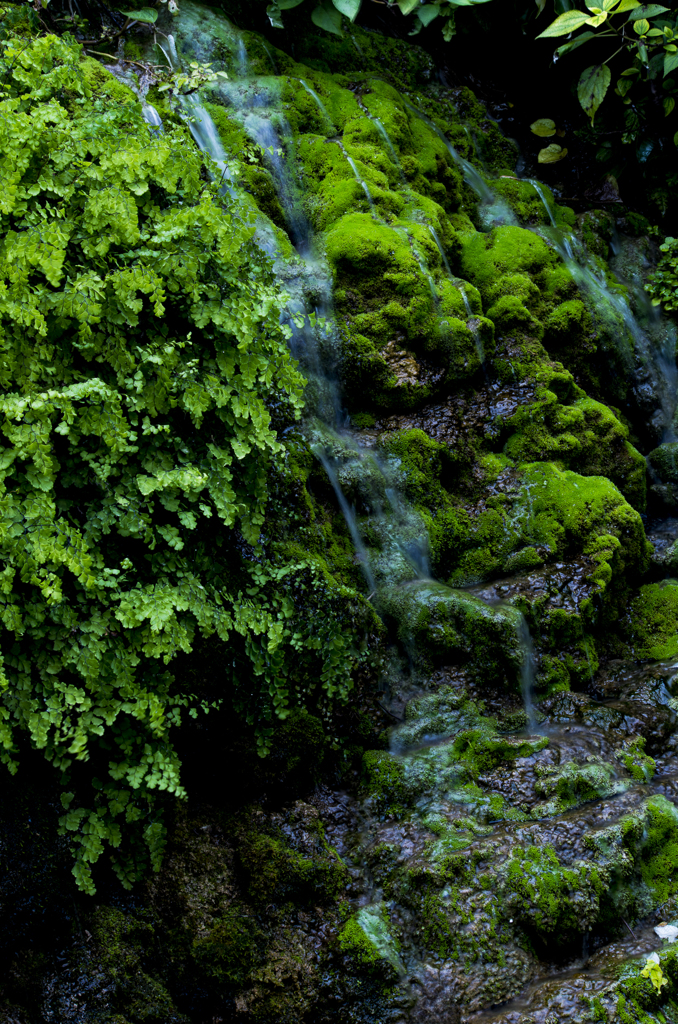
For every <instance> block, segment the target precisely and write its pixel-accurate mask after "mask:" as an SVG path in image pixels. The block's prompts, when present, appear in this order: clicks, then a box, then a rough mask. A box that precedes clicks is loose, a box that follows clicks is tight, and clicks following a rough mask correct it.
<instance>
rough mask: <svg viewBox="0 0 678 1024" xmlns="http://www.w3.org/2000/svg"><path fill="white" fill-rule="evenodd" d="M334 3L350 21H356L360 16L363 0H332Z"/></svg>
mask: <svg viewBox="0 0 678 1024" xmlns="http://www.w3.org/2000/svg"><path fill="white" fill-rule="evenodd" d="M332 3H333V4H334V6H335V7H336V9H337V10H338V11H339V12H340V13H341V14H343V15H344V17H346V18H348V19H349V21H355V19H356V18H357V17H358V11H359V10H360V5H361V3H362V0H332Z"/></svg>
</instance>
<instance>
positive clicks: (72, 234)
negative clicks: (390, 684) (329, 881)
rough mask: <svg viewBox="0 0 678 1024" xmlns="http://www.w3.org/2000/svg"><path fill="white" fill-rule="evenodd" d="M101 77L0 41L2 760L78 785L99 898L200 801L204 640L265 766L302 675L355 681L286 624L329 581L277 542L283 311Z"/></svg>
mask: <svg viewBox="0 0 678 1024" xmlns="http://www.w3.org/2000/svg"><path fill="white" fill-rule="evenodd" d="M92 64H93V62H92V61H89V62H87V61H84V60H83V57H82V53H81V50H80V48H79V47H78V46H77V45H75V44H74V43H72V42H69V41H68V40H65V39H57V38H55V37H53V36H47V37H43V38H38V39H31V38H19V37H16V36H11V35H10V36H9V37H8V38H5V39H4V40H3V41H2V42H1V43H0V71H1V75H0V87H1V89H2V92H1V93H0V215H1V219H2V226H1V231H0V345H1V347H2V357H1V359H0V432H1V435H0V436H1V443H0V550H1V557H2V564H3V569H2V572H0V592H1V595H2V596H1V603H0V621H1V623H2V631H1V633H0V686H1V693H0V750H1V752H2V759H3V760H4V762H5V764H6V765H7V766H8V767H9V768H10V770H12V771H14V770H16V767H17V763H18V749H19V745H20V742H21V738H22V736H23V735H26V734H27V735H28V736H29V737H30V742H31V743H32V745H33V746H34V747H35V748H38V749H40V750H42V751H43V752H44V755H45V757H46V758H47V760H48V761H50V762H51V763H52V764H53V765H54V766H56V768H57V769H59V770H60V771H61V772H62V776H63V779H64V794H63V797H62V802H63V805H64V812H65V813H64V816H63V818H62V819H61V825H62V829H63V830H64V831H65V832H67V833H69V834H70V835H71V837H72V839H73V847H74V853H75V857H76V863H75V868H74V873H75V875H76V878H77V882H78V885H79V886H80V887H81V888H83V889H85V890H87V891H90V892H91V891H93V890H94V885H93V881H92V876H91V865H92V864H93V863H94V862H95V861H96V860H97V859H98V858H99V857H100V855H101V854H102V852H103V851H104V850H105V848H107V847H108V848H111V857H112V863H113V866H114V869H115V871H116V872H117V874H118V876H119V878H120V879H121V880H122V881H123V883H124V884H125V885H127V886H129V885H130V884H131V883H132V882H133V881H134V879H135V878H137V877H138V876H139V874H140V872H141V871H142V870H143V869H144V866H145V864H147V863H148V862H149V860H150V862H151V864H152V865H153V866H154V867H156V868H157V866H158V864H159V862H160V859H161V856H162V849H163V842H164V830H163V827H162V823H161V820H160V814H159V811H158V808H157V806H156V804H154V794H156V793H157V792H160V791H164V792H166V793H170V794H174V795H176V796H178V797H181V796H183V795H184V791H183V788H182V784H181V780H180V775H179V768H180V765H179V762H178V759H177V756H176V753H175V750H174V748H173V746H172V744H171V741H170V732H171V729H172V727H173V726H177V725H179V724H180V721H181V715H182V712H183V713H185V711H186V710H187V709H188V710H189V711H190V712H191V713H192V714H195V713H196V707H197V706H198V705H199V703H200V702H199V701H197V700H196V699H195V698H192V697H191V696H190V695H189V694H187V692H186V687H185V685H183V684H182V681H181V680H177V679H175V678H174V676H173V674H172V663H173V660H174V659H175V658H176V656H177V655H180V654H187V653H189V652H191V651H192V650H193V647H194V642H195V640H196V638H197V637H198V636H199V635H202V636H203V637H205V636H212V637H217V638H218V641H219V642H220V643H221V644H222V645H223V658H222V664H223V685H224V694H225V695H227V696H229V697H231V698H232V699H233V701H234V703H235V705H236V707H238V708H240V710H242V711H243V712H244V713H245V714H246V716H247V717H248V718H249V720H250V721H251V722H252V723H253V724H254V725H255V726H256V727H257V728H258V734H259V741H260V747H261V751H262V752H263V753H265V752H266V749H267V744H268V743H269V742H270V735H271V731H272V727H271V723H272V721H274V719H275V717H276V716H278V717H284V716H285V714H286V713H287V708H288V703H289V699H290V690H291V684H288V677H289V676H290V667H289V665H290V662H294V664H295V665H296V671H298V670H299V669H298V664H299V658H300V656H302V659H303V656H304V655H305V653H308V657H309V658H313V659H315V662H314V664H316V666H317V667H316V669H315V670H314V671H315V675H316V679H320V680H321V681H322V685H323V686H324V688H325V691H326V693H328V694H339V695H345V692H346V688H347V686H349V685H350V683H349V679H350V672H349V666H350V657H351V655H350V648H349V640H348V639H347V638H346V637H345V636H344V635H343V634H342V633H341V630H340V629H339V628H338V627H337V626H336V623H335V621H334V620H333V619H332V617H331V616H329V617H328V618H327V619H326V622H325V627H324V629H325V633H326V634H327V635H326V636H325V635H324V634H323V633H322V632H320V631H318V630H317V629H315V628H314V627H313V624H312V623H311V622H303V621H302V622H295V621H294V619H295V605H294V603H293V601H292V599H291V596H290V594H292V593H293V590H294V587H291V586H290V585H289V584H290V581H291V580H293V579H295V578H296V577H297V576H299V574H300V573H301V574H302V575H304V574H306V577H308V578H309V579H310V580H311V582H310V583H309V586H310V587H311V588H312V587H313V586H314V585H315V584H314V583H313V579H312V577H313V572H312V571H311V570H310V569H309V565H308V564H307V563H303V562H301V563H295V564H285V563H284V561H282V560H280V559H278V560H277V562H276V563H275V564H274V562H273V561H271V560H270V559H268V558H267V556H266V552H265V550H264V548H263V546H262V543H261V539H260V533H261V528H262V524H263V523H264V519H265V510H266V504H267V491H268V486H267V480H268V474H269V473H270V471H271V465H272V460H273V459H275V458H280V457H281V452H282V446H281V444H280V442H279V441H278V439H277V437H276V434H275V431H274V430H273V428H272V424H271V415H270V413H269V407H272V406H273V405H275V406H276V407H277V408H278V409H280V408H281V407H282V408H284V409H286V410H287V412H286V416H287V419H288V421H290V422H291V421H293V420H294V419H295V418H296V417H297V416H298V414H299V411H300V409H301V406H302V389H303V384H304V381H303V379H302V377H301V375H300V374H299V372H298V370H297V369H296V365H295V363H294V362H293V360H292V359H291V358H290V356H289V353H288V348H287V328H286V327H283V326H281V322H280V314H281V307H282V304H283V303H284V302H285V296H284V295H281V294H280V292H279V289H278V288H277V287H276V286H275V282H274V280H273V277H272V273H271V270H270V266H269V263H268V260H267V257H266V256H265V255H264V254H263V253H262V252H261V251H260V250H259V249H258V248H257V247H256V245H255V244H254V242H253V239H252V236H253V231H254V229H253V226H252V224H251V223H250V222H249V220H248V217H247V215H246V214H245V213H244V212H243V211H244V210H245V209H246V207H245V206H242V207H241V206H240V205H239V203H238V201H237V199H235V198H231V199H229V198H222V197H220V196H219V194H218V193H217V191H216V190H215V188H214V187H213V186H212V185H211V184H210V178H209V175H208V174H207V173H205V169H204V165H203V158H202V156H201V155H200V154H199V153H198V152H197V151H196V150H195V149H194V147H193V145H192V144H191V142H190V137H189V135H188V133H187V131H186V130H185V129H183V128H177V127H171V126H166V127H165V130H164V131H163V132H161V133H158V132H157V131H155V132H154V131H153V130H152V129H151V128H150V127H149V126H148V125H147V124H146V123H145V121H144V120H143V118H142V115H141V109H140V107H139V105H138V104H137V103H136V102H135V101H134V99H133V97H132V94H131V93H130V94H129V97H130V101H129V102H125V100H124V96H120V95H118V97H117V98H115V99H114V100H113V101H112V100H111V98H110V96H109V98H106V97H105V96H101V95H99V96H97V94H96V92H93V91H92V89H91V88H90V86H89V85H88V84H87V83H88V81H89V80H91V79H92V75H90V76H89V78H88V76H87V75H86V74H84V69H85V68H86V67H87V66H89V68H90V70H91V66H92ZM94 67H95V69H96V72H97V75H98V77H99V79H101V77H102V75H103V72H101V71H100V69H99V67H98V66H97V65H95V66H94ZM111 83H112V84H113V85H116V88H117V89H118V90H119V91H120V89H121V87H119V86H117V84H116V83H115V82H114V80H113V79H111ZM309 572H310V573H311V576H310V577H309V576H308V574H309ZM298 617H299V618H302V616H298ZM319 646H322V647H323V650H321V651H318V647H319ZM76 762H84V763H85V765H86V766H87V768H89V769H91V771H89V774H88V771H84V772H83V771H79V772H77V773H76V774H75V775H74V774H73V769H74V765H75V763H76ZM83 777H84V778H85V779H86V780H88V781H86V784H85V785H83V784H82V780H83ZM74 780H75V781H74ZM90 785H91V787H92V789H91V792H90V795H88V793H87V790H88V787H89V786H90Z"/></svg>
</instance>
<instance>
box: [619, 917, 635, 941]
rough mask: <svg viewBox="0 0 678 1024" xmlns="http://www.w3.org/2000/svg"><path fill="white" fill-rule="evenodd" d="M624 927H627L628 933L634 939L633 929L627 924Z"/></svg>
mask: <svg viewBox="0 0 678 1024" xmlns="http://www.w3.org/2000/svg"><path fill="white" fill-rule="evenodd" d="M622 921H624V918H623V917H622ZM624 924H626V921H624ZM626 927H627V928H628V929H629V933H630V935H631V938H632V939H635V935H634V934H633V931H632V930H631V928H630V927H629V925H628V924H626Z"/></svg>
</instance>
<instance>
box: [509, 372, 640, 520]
mask: <svg viewBox="0 0 678 1024" xmlns="http://www.w3.org/2000/svg"><path fill="white" fill-rule="evenodd" d="M549 384H550V385H551V386H553V383H552V382H549ZM549 384H547V386H546V387H543V388H541V389H540V390H539V391H538V398H539V401H538V402H535V403H534V404H531V405H526V406H522V407H521V408H520V409H519V410H518V411H517V412H516V413H515V414H514V415H513V416H512V417H511V419H510V420H508V421H507V424H506V425H507V426H510V427H512V428H513V429H514V431H515V433H513V434H512V435H511V436H510V437H509V439H508V440H507V442H506V445H505V447H504V451H505V453H506V454H507V455H508V456H510V457H511V458H512V459H515V460H516V461H517V462H532V461H534V460H537V459H540V460H544V461H546V460H550V461H554V462H556V461H557V462H559V463H562V464H563V466H566V467H567V468H568V469H572V470H575V471H576V472H578V473H581V474H582V475H585V476H605V477H607V478H608V479H609V480H611V481H612V482H613V483H614V484H616V485H617V487H619V489H620V491H621V492H622V494H623V495H624V497H625V498H626V499H627V501H629V503H630V504H631V505H633V507H634V508H637V509H638V510H639V511H643V510H644V508H645V503H646V482H645V477H646V473H645V460H644V458H643V457H642V455H641V454H640V452H638V451H637V450H636V449H635V448H634V447H633V446H632V445H631V444H630V443H629V441H628V429H627V428H626V427H625V426H624V425H623V424H622V423H620V421H619V420H618V419H617V417H616V416H615V415H614V413H613V412H612V411H611V410H610V409H608V407H607V406H605V405H603V404H602V403H601V402H596V401H594V400H593V399H591V398H581V397H575V401H574V402H572V404H567V405H564V404H562V402H561V401H559V399H558V396H557V394H556V393H555V392H554V391H552V390H551V389H550V387H549ZM577 390H578V389H577ZM575 396H576V392H575Z"/></svg>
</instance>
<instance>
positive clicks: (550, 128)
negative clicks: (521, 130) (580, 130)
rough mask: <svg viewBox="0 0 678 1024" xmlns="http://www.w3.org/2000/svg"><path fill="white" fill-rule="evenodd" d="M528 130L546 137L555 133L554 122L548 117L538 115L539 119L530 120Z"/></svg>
mask: <svg viewBox="0 0 678 1024" xmlns="http://www.w3.org/2000/svg"><path fill="white" fill-rule="evenodd" d="M530 131H531V132H533V133H534V135H539V136H540V137H541V138H544V139H546V138H548V137H549V136H550V135H555V134H556V122H555V121H552V120H551V118H550V117H540V118H539V120H537V121H533V122H532V124H531V125H530Z"/></svg>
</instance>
